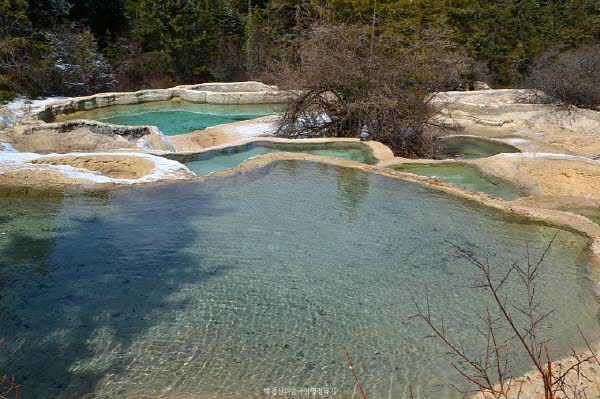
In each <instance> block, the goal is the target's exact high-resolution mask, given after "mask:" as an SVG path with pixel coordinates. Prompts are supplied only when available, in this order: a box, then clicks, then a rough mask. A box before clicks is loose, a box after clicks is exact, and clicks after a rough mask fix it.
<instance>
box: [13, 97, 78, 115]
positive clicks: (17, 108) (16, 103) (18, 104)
mask: <svg viewBox="0 0 600 399" xmlns="http://www.w3.org/2000/svg"><path fill="white" fill-rule="evenodd" d="M69 98H70V97H46V98H39V99H36V100H32V99H30V98H25V97H17V98H15V99H14V100H13V101H11V102H9V103H8V104H6V109H7V110H9V111H11V112H13V113H14V114H16V115H23V114H26V113H27V112H29V111H31V110H33V109H37V108H40V107H44V106H46V105H49V104H52V103H54V102H57V101H62V100H66V99H69Z"/></svg>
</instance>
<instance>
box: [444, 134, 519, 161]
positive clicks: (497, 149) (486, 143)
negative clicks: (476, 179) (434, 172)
mask: <svg viewBox="0 0 600 399" xmlns="http://www.w3.org/2000/svg"><path fill="white" fill-rule="evenodd" d="M440 146H441V148H440V149H441V155H442V156H443V157H444V158H454V159H459V160H460V159H463V160H464V159H476V158H487V157H491V156H494V155H498V154H504V153H515V152H521V151H519V149H518V148H516V147H514V146H512V145H510V144H507V143H503V142H501V141H496V140H492V139H486V138H483V137H475V136H449V137H446V138H445V139H444V140H443V141H442V142H441V145H440Z"/></svg>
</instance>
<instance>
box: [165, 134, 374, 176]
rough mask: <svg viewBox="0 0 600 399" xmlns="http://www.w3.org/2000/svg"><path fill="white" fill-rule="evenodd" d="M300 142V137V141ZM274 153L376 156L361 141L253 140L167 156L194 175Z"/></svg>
mask: <svg viewBox="0 0 600 399" xmlns="http://www.w3.org/2000/svg"><path fill="white" fill-rule="evenodd" d="M300 141H301V140H300ZM275 152H302V153H305V154H312V155H321V156H327V157H337V158H343V159H348V160H351V161H356V162H360V163H365V164H368V165H373V164H375V163H377V159H375V157H374V156H373V151H372V150H371V148H370V147H369V146H367V145H365V144H363V143H348V142H345V143H344V142H338V143H312V144H311V143H301V142H300V143H276V142H269V141H257V142H252V143H248V144H243V145H238V146H233V147H226V148H223V149H218V150H210V151H205V152H202V153H198V154H192V155H179V154H170V155H167V157H168V158H170V159H175V160H177V161H179V162H181V163H183V164H184V165H185V166H187V167H188V169H189V170H191V171H192V172H194V173H196V174H197V175H206V174H208V173H212V172H220V171H223V170H227V169H231V168H235V167H236V166H238V165H240V164H241V163H242V162H244V161H245V160H246V159H248V158H251V157H254V156H257V155H263V154H270V153H275Z"/></svg>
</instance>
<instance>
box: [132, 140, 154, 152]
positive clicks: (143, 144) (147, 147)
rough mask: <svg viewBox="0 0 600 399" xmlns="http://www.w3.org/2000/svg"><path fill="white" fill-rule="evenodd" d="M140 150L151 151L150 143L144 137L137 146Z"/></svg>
mask: <svg viewBox="0 0 600 399" xmlns="http://www.w3.org/2000/svg"><path fill="white" fill-rule="evenodd" d="M135 145H136V146H137V147H138V148H139V149H142V150H151V149H152V148H151V147H150V143H149V142H148V140H146V139H145V138H144V137H140V138H139V139H138V141H137V143H136V144H135Z"/></svg>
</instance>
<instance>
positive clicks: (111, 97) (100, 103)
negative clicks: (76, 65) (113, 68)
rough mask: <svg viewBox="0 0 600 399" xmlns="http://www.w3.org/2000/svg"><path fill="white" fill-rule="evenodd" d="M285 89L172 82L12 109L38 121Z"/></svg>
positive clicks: (268, 96) (275, 96)
mask: <svg viewBox="0 0 600 399" xmlns="http://www.w3.org/2000/svg"><path fill="white" fill-rule="evenodd" d="M289 96H290V93H289V92H283V91H280V90H279V89H278V88H277V87H276V86H269V85H266V84H264V83H260V82H233V83H201V84H196V85H183V86H175V87H172V88H167V89H150V90H140V91H136V92H115V93H99V94H94V95H91V96H84V97H73V98H66V99H58V100H56V101H42V102H39V103H32V104H28V105H27V107H28V109H27V112H22V111H24V110H23V109H19V108H18V107H17V108H14V109H13V112H15V113H17V114H18V113H19V112H22V117H21V121H20V123H35V122H39V121H43V122H52V121H54V119H55V118H56V117H58V116H60V115H68V114H72V113H75V112H81V111H89V110H92V109H97V108H103V107H110V106H113V105H132V104H140V103H145V102H152V101H169V100H173V99H180V100H184V101H189V102H192V103H198V104H221V105H241V104H277V103H282V102H285V101H286V100H287V99H288V98H289Z"/></svg>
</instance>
